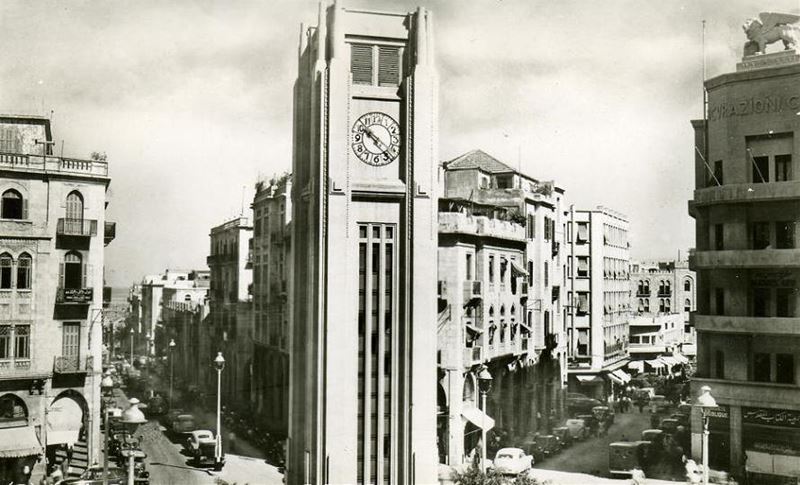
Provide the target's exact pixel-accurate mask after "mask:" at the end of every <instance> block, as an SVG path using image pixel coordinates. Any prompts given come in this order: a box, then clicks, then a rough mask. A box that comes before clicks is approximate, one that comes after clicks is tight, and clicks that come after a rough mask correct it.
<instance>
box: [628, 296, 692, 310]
mask: <svg viewBox="0 0 800 485" xmlns="http://www.w3.org/2000/svg"><path fill="white" fill-rule="evenodd" d="M649 311H650V299H649V298H639V312H640V313H647V312H649ZM658 311H659V313H670V312H671V311H672V301H671V300H670V299H669V298H659V299H658ZM683 311H685V312H690V311H692V300H690V299H689V298H687V299H685V300H684V301H683Z"/></svg>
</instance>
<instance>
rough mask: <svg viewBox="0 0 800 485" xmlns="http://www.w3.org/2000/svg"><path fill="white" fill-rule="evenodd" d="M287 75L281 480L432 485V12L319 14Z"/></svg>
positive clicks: (304, 34) (434, 185) (434, 205)
mask: <svg viewBox="0 0 800 485" xmlns="http://www.w3.org/2000/svg"><path fill="white" fill-rule="evenodd" d="M298 71H299V73H298V78H297V81H296V84H295V95H294V102H295V105H294V121H295V125H294V163H293V177H294V184H293V187H292V209H293V213H292V224H293V226H292V229H293V237H292V247H293V248H294V253H293V255H294V284H295V288H294V292H293V298H294V309H293V311H294V318H293V321H292V335H291V354H290V359H291V361H290V362H291V365H290V368H291V379H290V394H291V395H290V406H289V408H290V418H289V436H290V438H289V457H288V462H287V483H290V484H306V483H311V484H322V483H387V484H388V483H392V484H412V483H420V484H422V483H436V482H437V454H436V391H435V390H436V318H437V311H436V310H437V299H436V281H437V275H436V266H437V263H436V251H437V229H438V224H437V193H436V188H437V171H436V166H437V161H438V157H437V146H438V122H437V120H438V115H437V84H438V83H437V75H436V72H435V68H434V59H433V35H432V16H431V14H430V13H429V12H427V11H426V10H424V9H419V10H417V11H416V12H413V13H409V14H396V13H388V12H374V11H365V10H351V9H345V8H341V6H340V5H339V4H338V3H337V4H335V5H333V6H330V7H327V8H326V9H325V10H324V12H323V11H320V15H319V24H318V26H317V27H316V28H311V29H305V28H303V29H302V31H301V36H300V52H299V69H298Z"/></svg>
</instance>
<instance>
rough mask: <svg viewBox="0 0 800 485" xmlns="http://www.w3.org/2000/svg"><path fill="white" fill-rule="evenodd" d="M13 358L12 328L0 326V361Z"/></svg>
mask: <svg viewBox="0 0 800 485" xmlns="http://www.w3.org/2000/svg"><path fill="white" fill-rule="evenodd" d="M10 358H11V326H10V325H0V360H6V359H10Z"/></svg>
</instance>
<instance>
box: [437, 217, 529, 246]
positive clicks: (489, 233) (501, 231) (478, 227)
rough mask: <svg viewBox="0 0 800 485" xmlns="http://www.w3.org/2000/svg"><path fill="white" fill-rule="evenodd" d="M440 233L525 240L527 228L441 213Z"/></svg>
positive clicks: (484, 218) (486, 219) (485, 219)
mask: <svg viewBox="0 0 800 485" xmlns="http://www.w3.org/2000/svg"><path fill="white" fill-rule="evenodd" d="M439 233H456V234H470V235H475V236H485V237H494V238H498V239H512V240H516V241H524V240H525V228H524V227H522V226H521V225H519V224H516V223H513V222H509V221H501V220H499V219H490V218H488V217H485V216H472V215H469V214H463V213H461V212H440V213H439Z"/></svg>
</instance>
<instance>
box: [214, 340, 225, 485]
mask: <svg viewBox="0 0 800 485" xmlns="http://www.w3.org/2000/svg"><path fill="white" fill-rule="evenodd" d="M214 367H216V369H217V443H216V447H214V469H215V470H220V469H222V419H221V415H220V411H221V401H220V391H221V389H222V385H221V382H222V369H224V368H225V359H224V358H223V357H222V352H217V356H216V357H215V358H214Z"/></svg>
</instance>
